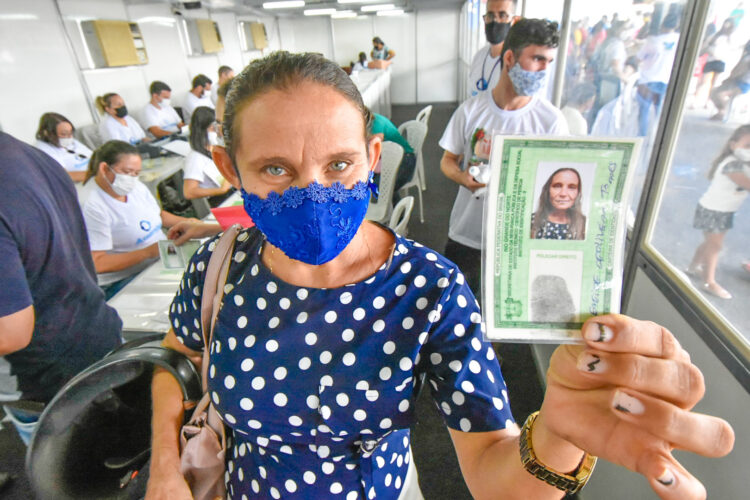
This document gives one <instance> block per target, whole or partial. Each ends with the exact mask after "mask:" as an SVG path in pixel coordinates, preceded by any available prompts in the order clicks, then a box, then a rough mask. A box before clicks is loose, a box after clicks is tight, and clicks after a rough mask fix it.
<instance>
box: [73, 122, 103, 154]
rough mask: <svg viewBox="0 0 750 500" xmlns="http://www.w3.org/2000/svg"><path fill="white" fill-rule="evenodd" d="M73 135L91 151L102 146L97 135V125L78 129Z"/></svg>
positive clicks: (100, 139) (93, 124)
mask: <svg viewBox="0 0 750 500" xmlns="http://www.w3.org/2000/svg"><path fill="white" fill-rule="evenodd" d="M73 135H75V137H76V139H78V140H79V141H81V142H82V143H84V144H85V145H86V146H88V148H89V149H91V150H92V151H93V150H95V149H96V148H98V147H99V146H101V145H102V144H104V141H102V138H101V136H100V135H99V125H97V124H96V123H92V124H90V125H84V126H82V127H78V128H77V129H76V130H75V133H74V134H73Z"/></svg>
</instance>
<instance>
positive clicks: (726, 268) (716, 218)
mask: <svg viewBox="0 0 750 500" xmlns="http://www.w3.org/2000/svg"><path fill="white" fill-rule="evenodd" d="M702 8H706V7H705V6H703V7H702ZM704 12H705V13H706V14H707V16H706V19H707V22H706V24H705V25H704V26H700V27H695V29H702V32H701V36H700V38H698V39H696V42H699V43H696V44H693V46H694V47H695V49H694V50H693V52H692V54H695V58H694V59H692V60H691V61H690V66H686V67H684V68H681V69H680V74H681V75H684V79H683V81H684V80H686V79H689V86H688V87H687V91H686V92H685V93H684V94H685V95H684V99H683V102H682V106H673V109H675V110H676V111H677V112H675V116H674V117H673V116H670V119H669V122H670V123H673V124H677V138H676V140H675V141H674V142H672V144H674V147H673V148H672V151H671V155H670V158H668V159H666V160H665V161H668V162H669V165H668V168H667V169H666V171H665V172H664V174H663V175H662V176H661V177H660V178H659V179H658V181H659V182H660V184H659V187H658V189H657V190H656V192H655V193H654V195H655V199H656V200H658V201H656V202H655V203H656V205H655V210H654V211H651V212H652V213H654V214H655V215H654V216H652V218H651V220H650V221H649V222H650V227H649V232H648V233H647V235H646V240H645V241H646V242H647V244H646V249H647V251H648V252H649V253H650V254H651V255H654V256H655V257H656V258H657V259H658V260H660V261H661V262H662V263H663V265H664V266H665V268H666V269H667V270H668V271H669V272H670V274H671V275H672V276H673V277H674V279H675V280H676V281H677V284H678V286H679V288H681V289H683V290H687V294H688V295H689V296H690V297H691V298H692V300H693V302H694V303H695V304H697V306H698V307H699V308H703V309H705V310H706V311H707V314H709V316H710V317H712V318H715V319H716V321H717V322H718V324H722V323H723V325H724V326H725V327H726V328H727V329H728V330H729V331H731V332H733V334H734V335H735V337H733V338H732V339H730V340H731V341H732V343H733V344H734V346H735V347H737V348H738V349H739V350H740V351H741V352H743V353H745V356H746V358H747V353H748V352H750V315H748V313H747V305H748V298H750V200H748V199H747V198H748V193H750V125H748V124H750V37H749V36H748V33H750V31H749V30H748V28H750V19H749V18H750V16H748V15H746V12H745V11H744V9H743V8H742V7H741V3H739V2H724V1H713V2H712V3H711V4H710V7H708V10H707V11H704ZM688 54H690V52H688ZM677 108H679V109H680V110H681V113H680V112H679V110H678V109H677Z"/></svg>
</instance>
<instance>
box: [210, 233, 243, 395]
mask: <svg viewBox="0 0 750 500" xmlns="http://www.w3.org/2000/svg"><path fill="white" fill-rule="evenodd" d="M240 230H242V226H240V225H239V224H234V225H232V226H231V227H229V228H227V230H226V231H224V234H222V235H221V237H220V238H219V239H218V240H216V245H215V246H214V250H213V253H212V254H211V258H210V259H209V260H208V268H207V269H206V276H205V278H204V280H203V291H202V296H201V327H202V328H201V330H202V333H203V363H202V365H201V384H202V386H203V392H204V393H205V392H206V389H207V374H208V363H209V356H210V350H211V342H212V341H213V338H214V324H215V323H216V317H217V316H218V314H219V308H220V306H221V300H222V299H223V298H224V284H225V283H226V281H227V274H228V272H229V264H230V263H231V261H232V249H233V248H234V242H235V240H236V238H237V235H238V234H239V232H240Z"/></svg>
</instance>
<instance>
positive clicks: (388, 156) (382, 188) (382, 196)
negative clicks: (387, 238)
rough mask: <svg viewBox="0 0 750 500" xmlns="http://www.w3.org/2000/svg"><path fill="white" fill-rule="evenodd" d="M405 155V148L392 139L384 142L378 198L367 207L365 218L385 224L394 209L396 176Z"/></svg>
mask: <svg viewBox="0 0 750 500" xmlns="http://www.w3.org/2000/svg"><path fill="white" fill-rule="evenodd" d="M403 157H404V148H402V147H401V146H400V145H399V144H396V143H395V142H391V141H385V142H383V150H382V151H381V152H380V185H379V186H378V192H379V195H378V199H377V201H375V202H374V203H373V201H372V200H370V206H369V207H367V214H366V215H365V218H366V219H367V220H372V221H375V222H380V223H383V224H385V223H386V221H387V220H388V217H389V216H390V215H391V211H392V210H393V188H394V187H395V185H396V176H397V175H398V167H399V165H400V164H401V159H402V158H403Z"/></svg>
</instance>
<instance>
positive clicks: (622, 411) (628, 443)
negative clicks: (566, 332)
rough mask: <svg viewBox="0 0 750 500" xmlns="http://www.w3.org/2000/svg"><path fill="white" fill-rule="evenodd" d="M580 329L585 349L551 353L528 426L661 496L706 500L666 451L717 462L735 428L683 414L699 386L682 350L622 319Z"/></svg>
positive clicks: (663, 333) (653, 328)
mask: <svg viewBox="0 0 750 500" xmlns="http://www.w3.org/2000/svg"><path fill="white" fill-rule="evenodd" d="M582 331H583V335H584V338H585V341H586V343H585V345H565V346H561V347H559V348H558V349H557V350H556V351H555V353H554V355H553V356H552V359H551V362H550V369H549V372H548V374H547V392H546V396H545V399H544V403H543V405H542V409H541V413H540V416H539V419H538V420H537V422H536V423H535V427H536V425H539V424H541V425H543V426H544V427H545V431H546V432H549V433H551V434H552V435H554V436H557V437H560V438H562V439H564V440H567V441H569V442H571V443H573V444H574V445H575V446H577V447H578V448H581V449H583V450H586V451H587V452H589V453H591V454H592V455H596V456H599V457H602V458H605V459H607V460H609V461H610V462H613V463H616V464H619V465H622V466H624V467H627V468H628V469H630V470H633V471H636V472H638V473H640V474H643V475H644V476H645V477H646V478H647V479H648V481H649V484H650V485H651V487H652V488H653V490H654V491H655V492H656V493H657V494H658V495H659V497H660V498H663V499H692V498H705V495H706V492H705V489H704V488H703V485H702V484H701V483H700V482H699V481H698V480H697V479H696V478H695V477H694V476H692V475H691V474H690V473H689V472H688V471H687V470H686V469H685V468H684V467H682V465H681V464H680V463H679V462H678V461H677V460H675V458H674V457H673V456H672V453H671V452H672V450H673V449H674V448H679V449H681V450H687V451H692V452H694V453H698V454H700V455H704V456H707V457H721V456H724V455H726V454H728V453H729V452H730V451H731V450H732V447H733V446H734V431H733V430H732V428H731V426H730V425H729V424H728V423H727V422H726V421H724V420H722V419H720V418H717V417H712V416H709V415H701V414H698V413H693V412H691V411H690V410H691V409H692V408H693V406H695V404H696V403H697V402H698V401H699V400H700V399H701V398H702V397H703V394H704V390H705V386H704V383H703V375H702V374H701V372H700V370H699V369H698V367H696V366H695V365H693V364H692V363H691V362H690V356H689V355H688V353H687V352H686V351H685V350H684V349H682V347H680V344H679V343H678V342H677V340H676V339H675V337H674V336H673V335H672V334H671V333H670V332H669V331H668V330H667V329H665V328H663V327H661V326H659V325H657V324H655V323H651V322H645V321H638V320H635V319H632V318H629V317H627V316H622V315H614V314H613V315H606V316H599V317H596V318H591V319H589V320H588V321H587V322H586V323H585V324H584V326H583V329H582ZM535 431H536V428H535Z"/></svg>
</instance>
